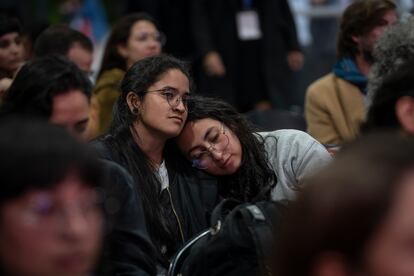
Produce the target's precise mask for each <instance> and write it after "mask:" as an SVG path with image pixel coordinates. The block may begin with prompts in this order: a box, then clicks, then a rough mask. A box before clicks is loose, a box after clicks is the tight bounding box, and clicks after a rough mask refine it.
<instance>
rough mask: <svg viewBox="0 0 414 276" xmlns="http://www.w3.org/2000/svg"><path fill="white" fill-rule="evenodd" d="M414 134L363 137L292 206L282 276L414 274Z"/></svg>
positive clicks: (283, 239) (282, 241) (278, 262)
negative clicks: (413, 248)
mask: <svg viewBox="0 0 414 276" xmlns="http://www.w3.org/2000/svg"><path fill="white" fill-rule="evenodd" d="M413 152H414V141H413V138H412V137H403V136H400V135H395V134H388V135H386V134H378V133H375V134H373V135H369V136H363V137H362V138H360V140H359V141H357V142H356V143H354V144H353V145H350V146H349V147H345V148H344V149H343V150H342V151H341V152H340V153H339V154H338V155H337V157H336V158H335V160H334V161H333V162H332V163H331V164H330V165H329V166H328V167H326V168H325V169H324V170H322V171H321V172H320V173H319V174H317V175H315V176H314V177H313V178H312V179H310V180H309V181H308V182H306V185H305V188H304V189H303V190H302V191H301V192H300V193H299V196H298V199H297V201H296V202H294V203H293V204H292V205H291V206H290V210H289V212H288V214H287V215H286V218H285V220H284V223H285V225H284V226H282V228H283V230H282V231H281V233H278V237H279V241H278V246H277V247H276V249H277V250H278V254H277V255H276V257H275V259H274V260H275V262H274V263H275V267H276V269H275V270H276V271H275V274H274V275H289V276H338V275H340V276H351V275H352V276H357V275H371V276H382V275H384V276H385V275H399V276H401V275H414V254H412V245H411V242H410V241H412V240H413V239H414V223H413V215H412V214H413V212H414V205H413V202H414V155H413Z"/></svg>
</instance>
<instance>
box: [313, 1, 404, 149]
mask: <svg viewBox="0 0 414 276" xmlns="http://www.w3.org/2000/svg"><path fill="white" fill-rule="evenodd" d="M396 21H397V13H396V6H395V4H394V3H393V2H392V1H390V0H372V1H365V0H357V1H355V2H354V3H352V4H351V5H350V6H348V8H347V9H346V10H345V11H344V14H343V16H342V20H341V24H340V31H339V35H338V41H337V62H336V64H335V65H334V68H333V71H332V73H330V74H328V75H325V76H323V77H322V78H320V79H318V80H316V81H315V82H314V83H313V84H311V85H310V86H309V88H308V91H307V93H306V100H305V116H306V122H307V126H308V132H309V134H310V135H312V136H313V137H314V138H316V139H317V140H318V141H319V142H321V143H322V144H325V145H328V146H329V145H331V144H334V145H340V144H342V143H343V142H345V141H348V140H352V139H354V138H355V137H356V136H357V135H358V133H359V128H360V124H361V122H362V121H363V120H364V117H365V110H366V107H365V103H364V100H365V95H366V85H367V75H368V73H369V70H370V68H371V65H372V63H373V57H372V50H373V47H374V45H375V43H376V41H377V40H378V39H379V38H380V37H381V36H382V34H383V33H384V31H385V29H386V27H388V26H389V25H391V24H394V23H395V22H396Z"/></svg>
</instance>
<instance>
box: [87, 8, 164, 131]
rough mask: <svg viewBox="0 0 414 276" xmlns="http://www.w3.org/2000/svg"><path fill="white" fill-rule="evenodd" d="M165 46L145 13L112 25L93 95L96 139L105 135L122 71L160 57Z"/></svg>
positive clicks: (126, 17)
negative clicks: (146, 60)
mask: <svg viewBox="0 0 414 276" xmlns="http://www.w3.org/2000/svg"><path fill="white" fill-rule="evenodd" d="M164 43H165V37H164V35H163V34H162V33H161V32H160V31H159V30H158V27H157V24H156V22H155V20H154V19H153V18H152V17H150V16H149V15H147V14H145V13H134V14H130V15H127V16H125V17H123V18H121V19H120V20H119V21H118V22H117V23H116V24H115V25H114V27H113V29H112V31H111V34H110V36H109V38H108V42H107V44H106V47H105V52H104V56H103V60H102V66H101V69H100V72H99V74H98V80H97V82H96V86H95V88H94V91H93V94H94V96H93V98H92V109H93V111H92V113H93V114H92V117H94V118H95V119H94V120H95V121H96V123H94V126H92V128H93V129H91V132H92V133H94V134H95V135H98V134H103V133H105V132H106V131H108V129H109V125H110V124H111V121H112V108H113V106H114V104H115V102H116V99H117V98H118V96H119V94H120V91H119V86H120V85H121V81H122V78H123V77H124V75H125V71H126V70H128V68H130V67H131V66H132V65H133V64H134V63H135V62H137V61H138V60H141V59H143V58H146V57H151V56H156V55H159V54H160V53H161V48H162V46H163V45H164ZM92 136H93V134H92Z"/></svg>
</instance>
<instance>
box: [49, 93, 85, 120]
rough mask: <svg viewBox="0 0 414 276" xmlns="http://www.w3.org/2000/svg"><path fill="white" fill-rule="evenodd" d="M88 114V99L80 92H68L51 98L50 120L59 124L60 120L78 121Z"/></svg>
mask: <svg viewBox="0 0 414 276" xmlns="http://www.w3.org/2000/svg"><path fill="white" fill-rule="evenodd" d="M88 112H89V101H88V98H87V97H86V95H85V94H84V93H82V91H80V90H70V91H68V92H66V93H62V94H58V95H56V96H54V97H53V106H52V120H56V121H54V122H53V123H60V120H69V119H73V120H75V119H79V118H78V117H81V116H84V115H85V114H88Z"/></svg>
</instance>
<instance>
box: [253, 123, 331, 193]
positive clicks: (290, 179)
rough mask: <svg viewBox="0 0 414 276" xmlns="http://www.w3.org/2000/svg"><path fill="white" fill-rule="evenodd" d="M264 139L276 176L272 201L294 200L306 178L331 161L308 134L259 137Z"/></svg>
mask: <svg viewBox="0 0 414 276" xmlns="http://www.w3.org/2000/svg"><path fill="white" fill-rule="evenodd" d="M258 134H259V135H260V136H262V137H263V138H264V139H265V149H266V152H267V156H268V159H269V164H270V166H271V167H272V168H273V170H274V171H275V173H276V176H277V184H276V187H275V188H273V190H272V199H273V200H276V201H278V200H286V199H287V200H292V199H294V198H295V195H296V192H297V191H298V190H299V188H300V186H301V182H302V180H303V179H304V178H306V177H308V176H310V175H312V174H313V173H315V172H317V171H318V170H319V169H320V168H322V167H323V166H325V165H326V164H328V163H329V162H330V161H331V156H330V154H329V153H328V151H327V150H326V149H325V147H324V146H322V145H321V144H320V143H319V142H318V141H316V140H315V139H313V138H312V137H311V136H310V135H309V134H307V133H305V132H302V131H299V130H293V129H284V130H276V131H272V132H260V133H258Z"/></svg>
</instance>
